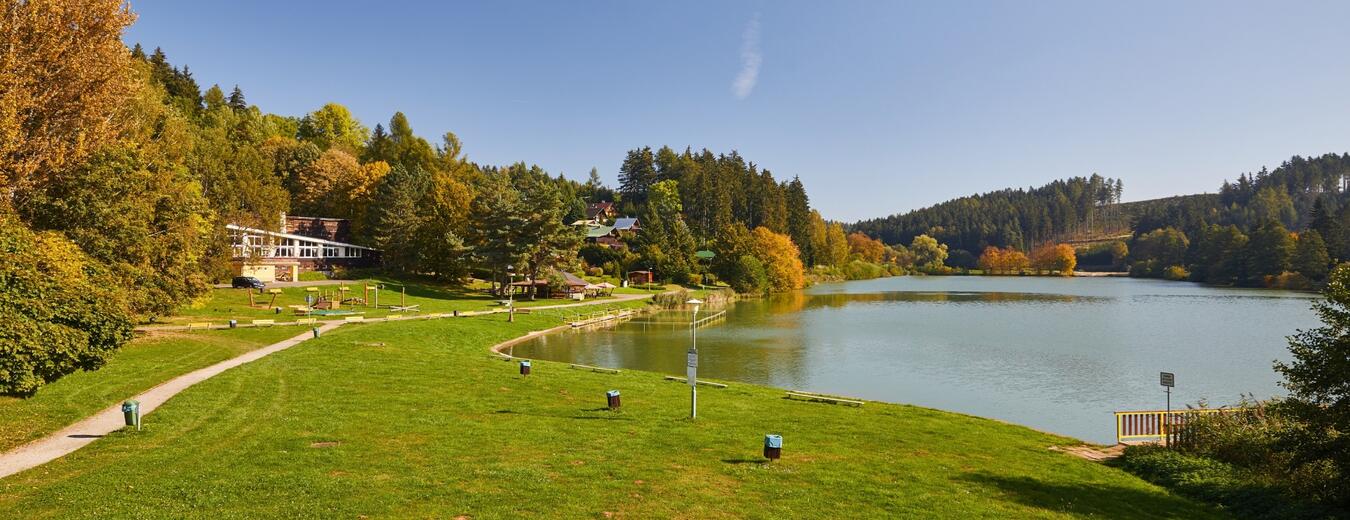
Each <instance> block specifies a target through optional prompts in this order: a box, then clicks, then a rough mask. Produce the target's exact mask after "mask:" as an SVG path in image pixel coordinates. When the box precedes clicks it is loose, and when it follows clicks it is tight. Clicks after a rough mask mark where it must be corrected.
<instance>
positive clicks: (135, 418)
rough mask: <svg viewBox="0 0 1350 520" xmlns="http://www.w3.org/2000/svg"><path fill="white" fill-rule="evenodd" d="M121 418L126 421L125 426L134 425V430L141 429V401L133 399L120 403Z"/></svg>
mask: <svg viewBox="0 0 1350 520" xmlns="http://www.w3.org/2000/svg"><path fill="white" fill-rule="evenodd" d="M122 419H123V420H124V421H126V425H127V426H135V427H136V431H140V430H141V402H140V401H137V400H135V399H131V400H128V401H126V402H124V403H122Z"/></svg>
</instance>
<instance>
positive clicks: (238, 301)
mask: <svg viewBox="0 0 1350 520" xmlns="http://www.w3.org/2000/svg"><path fill="white" fill-rule="evenodd" d="M377 284H380V285H383V286H384V289H382V290H380V292H379V296H380V298H379V303H380V305H381V307H379V308H376V307H374V306H373V304H374V303H375V297H374V295H373V293H372V295H371V296H370V297H369V298H368V300H369V303H371V304H372V305H371V306H364V305H360V304H357V305H343V306H342V307H341V308H340V309H339V310H349V311H353V312H356V313H358V314H360V315H363V316H366V317H371V318H378V317H382V316H388V315H389V314H390V311H389V309H388V308H386V307H387V306H389V305H402V304H403V303H405V302H406V304H407V305H420V306H421V307H420V309H419V311H420V313H421V314H426V313H445V312H453V311H460V312H465V311H481V310H486V309H493V308H501V304H500V303H499V301H500V300H501V299H502V298H501V297H498V296H493V295H490V294H487V293H485V292H483V291H482V288H483V287H486V286H481V287H480V286H470V287H454V286H446V285H438V284H433V283H426V282H416V281H397V280H380V279H371V280H355V281H351V282H346V283H345V284H343V285H345V286H346V287H348V288H350V289H351V290H350V291H348V292H347V293H346V297H348V298H351V297H353V296H357V297H361V296H363V292H364V291H363V287H364V286H366V285H370V286H371V287H374V286H375V285H377ZM340 286H341V285H324V286H318V287H315V288H316V289H318V290H320V291H323V292H325V293H329V294H335V293H337V290H338V287H340ZM280 289H281V291H282V292H281V294H279V295H277V298H276V302H275V303H274V304H273V306H274V307H281V313H280V314H276V313H275V311H274V310H273V308H272V307H273V306H268V303H269V302H270V301H271V298H272V295H270V294H258V293H257V291H254V292H253V297H254V303H255V304H256V305H258V306H259V307H250V306H249V300H248V296H249V291H248V290H246V289H212V290H211V293H210V294H209V295H208V296H206V297H205V298H202V299H201V300H199V301H198V302H196V303H195V304H193V305H189V306H185V307H183V308H181V309H179V311H178V315H176V316H170V317H166V318H161V319H160V320H159V322H161V323H169V324H184V323H191V322H208V323H213V324H220V323H223V322H226V321H229V320H239V321H240V322H241V323H247V322H249V321H251V320H255V319H277V320H286V321H289V320H292V319H295V317H296V316H295V314H294V312H293V311H292V309H291V308H290V307H288V306H289V305H304V303H305V295H306V294H313V293H307V292H306V290H305V289H306V288H305V287H283V288H280ZM400 289H403V290H405V291H406V296H405V295H404V294H403V293H402V292H400ZM655 292H658V291H643V290H637V289H626V288H623V289H615V291H614V293H615V294H654V293H655ZM586 301H588V302H590V301H604V298H599V299H597V298H590V299H587V300H586ZM567 303H573V302H572V301H570V300H564V299H541V300H533V301H531V300H526V299H518V300H516V301H515V305H516V307H518V308H525V307H537V306H540V305H559V304H567ZM413 314H417V313H413ZM316 317H317V318H319V319H321V320H322V319H342V316H328V317H325V316H316Z"/></svg>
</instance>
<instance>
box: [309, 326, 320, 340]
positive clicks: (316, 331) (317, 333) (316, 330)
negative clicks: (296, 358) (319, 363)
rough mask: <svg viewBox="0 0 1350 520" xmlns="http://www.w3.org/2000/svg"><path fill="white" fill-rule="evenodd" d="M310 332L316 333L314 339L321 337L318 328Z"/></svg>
mask: <svg viewBox="0 0 1350 520" xmlns="http://www.w3.org/2000/svg"><path fill="white" fill-rule="evenodd" d="M310 330H311V331H313V332H314V337H315V338H317V337H319V328H318V327H314V328H311V329H310Z"/></svg>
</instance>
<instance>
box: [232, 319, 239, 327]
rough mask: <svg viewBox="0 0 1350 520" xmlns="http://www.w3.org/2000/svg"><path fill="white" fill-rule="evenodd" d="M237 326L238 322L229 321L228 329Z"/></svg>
mask: <svg viewBox="0 0 1350 520" xmlns="http://www.w3.org/2000/svg"><path fill="white" fill-rule="evenodd" d="M237 326H239V322H238V321H235V320H230V328H232V329H233V328H235V327H237Z"/></svg>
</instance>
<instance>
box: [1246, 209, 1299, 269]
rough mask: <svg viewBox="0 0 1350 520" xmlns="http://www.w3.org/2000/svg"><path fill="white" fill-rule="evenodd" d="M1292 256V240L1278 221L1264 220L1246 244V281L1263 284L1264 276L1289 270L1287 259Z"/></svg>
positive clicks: (1287, 231)
mask: <svg viewBox="0 0 1350 520" xmlns="http://www.w3.org/2000/svg"><path fill="white" fill-rule="evenodd" d="M1293 254H1294V238H1293V237H1292V236H1291V235H1290V234H1289V230H1287V229H1285V228H1284V225H1283V224H1280V222H1279V221H1278V220H1274V219H1270V220H1266V221H1265V222H1264V223H1263V224H1261V226H1260V227H1258V228H1256V230H1254V231H1252V234H1251V240H1250V241H1248V242H1247V254H1246V257H1247V281H1248V283H1250V284H1252V285H1262V284H1264V279H1265V277H1266V276H1275V275H1279V274H1281V273H1283V272H1285V271H1288V270H1289V259H1290V257H1292V256H1293Z"/></svg>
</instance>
